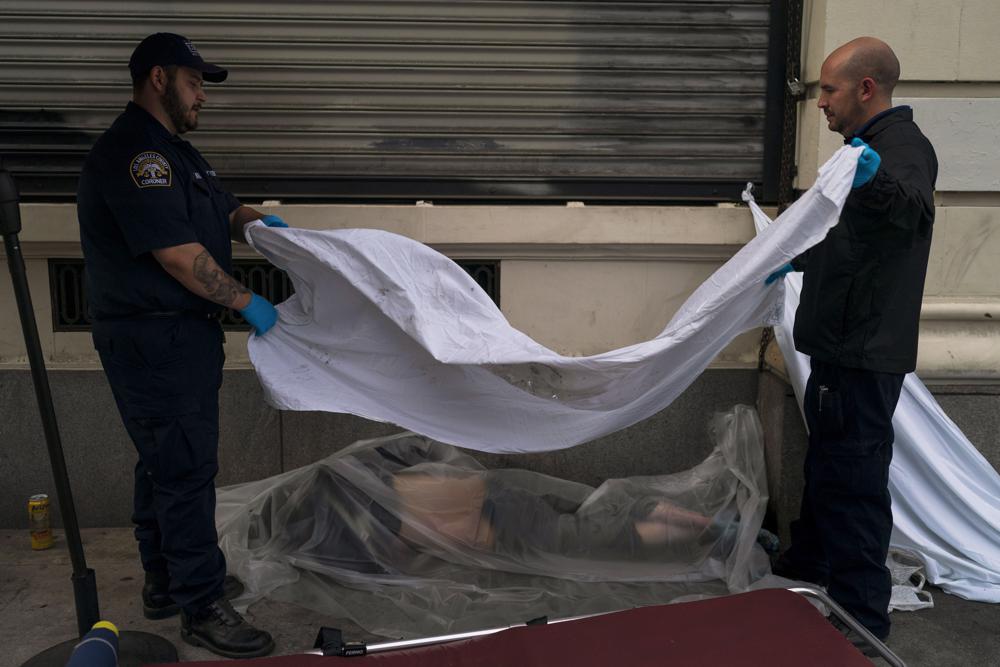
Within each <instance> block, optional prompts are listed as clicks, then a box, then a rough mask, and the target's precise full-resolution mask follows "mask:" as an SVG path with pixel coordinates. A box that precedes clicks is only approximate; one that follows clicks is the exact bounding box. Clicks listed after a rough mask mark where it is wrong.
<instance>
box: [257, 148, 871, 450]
mask: <svg viewBox="0 0 1000 667" xmlns="http://www.w3.org/2000/svg"><path fill="white" fill-rule="evenodd" d="M859 153H860V149H857V148H851V147H844V148H841V149H840V150H839V151H838V152H837V153H836V154H835V155H834V156H833V157H832V158H831V159H830V160H829V161H828V162H827V163H826V164H825V165H824V166H823V167H822V169H821V170H820V173H819V178H818V179H817V181H816V184H815V185H814V186H813V187H812V188H810V189H809V191H808V192H806V193H805V194H804V195H803V196H802V197H801V198H800V199H799V200H798V201H797V202H796V203H795V204H794V205H793V206H791V207H790V208H789V209H788V210H787V211H785V213H784V214H783V215H782V216H781V217H780V218H779V219H778V222H779V223H780V224H775V225H772V226H771V227H770V228H768V229H767V230H765V231H764V232H762V233H761V234H760V235H758V236H757V238H755V239H753V240H752V241H751V242H750V243H748V244H747V245H746V246H745V247H743V248H742V249H740V251H739V252H737V253H736V255H735V256H734V257H733V258H732V259H730V260H729V261H728V262H726V263H725V264H724V265H723V266H722V267H720V268H719V269H718V270H717V271H716V272H715V273H714V274H713V275H712V276H711V277H710V278H709V279H708V280H707V281H706V282H705V283H704V284H702V285H701V286H700V287H699V288H698V289H697V290H696V291H695V292H694V294H692V295H691V296H690V298H688V300H687V301H686V302H685V303H684V304H683V305H682V306H681V308H680V310H679V311H678V312H677V313H676V314H675V315H674V317H673V318H672V319H671V320H670V322H669V323H668V324H667V326H666V328H664V329H663V331H662V332H661V333H660V334H659V335H658V336H656V337H655V338H653V339H652V340H648V341H645V342H641V343H637V344H635V345H630V346H628V347H624V348H621V349H617V350H612V351H609V352H605V353H602V354H597V355H593V356H589V357H566V356H562V355H560V354H557V353H556V352H554V351H552V350H549V349H548V348H546V347H544V346H543V345H540V344H539V343H537V342H535V341H534V340H532V339H531V338H529V337H528V336H527V335H525V334H524V333H522V332H520V331H518V330H517V329H515V328H514V327H512V326H511V325H510V324H509V323H508V322H507V320H506V319H505V318H504V316H503V314H502V313H501V312H500V310H499V309H498V308H497V307H496V306H495V305H494V304H493V302H492V301H491V300H490V299H489V298H488V297H487V295H486V294H485V293H484V292H483V291H482V290H481V289H480V288H479V287H478V285H476V283H475V282H474V281H473V280H472V279H471V278H470V277H469V276H468V275H467V274H466V273H465V272H464V271H463V270H462V269H461V268H460V267H459V266H458V265H456V264H455V263H454V262H452V261H451V260H449V259H448V258H447V257H445V256H443V255H441V254H439V253H437V252H435V251H434V250H432V249H430V248H428V247H427V246H425V245H423V244H421V243H418V242H416V241H413V240H410V239H408V238H406V237H403V236H398V235H395V234H391V233H389V232H384V231H377V230H371V229H348V230H337V231H314V230H306V229H295V228H290V229H275V228H269V227H265V226H264V225H262V224H257V225H251V226H250V227H249V228H248V230H247V235H248V237H249V240H250V242H251V244H252V245H253V246H254V248H256V249H257V250H258V251H259V252H260V253H261V254H263V255H264V256H265V257H267V258H268V259H269V260H270V261H271V262H272V263H273V264H275V265H276V266H278V267H281V268H282V269H285V270H286V271H287V272H288V273H289V274H290V275H291V277H292V280H293V282H294V284H295V290H296V292H295V295H294V296H292V297H291V298H289V299H288V300H286V301H285V302H284V303H282V304H281V305H280V306H279V307H278V310H279V313H280V318H279V321H278V323H277V325H275V327H274V329H272V330H271V331H270V332H268V334H267V335H266V336H260V337H256V336H253V337H251V338H250V342H249V351H250V359H251V361H252V363H253V365H254V367H255V368H256V369H257V373H258V375H259V377H260V379H261V382H262V384H263V386H264V390H265V393H266V396H267V398H268V400H269V401H270V402H271V403H272V404H274V405H275V406H276V407H278V408H281V409H286V410H322V411H328V412H347V413H353V414H357V415H361V416H363V417H367V418H370V419H376V420H381V421H389V422H394V423H396V424H399V425H400V426H403V427H405V428H408V429H411V430H413V431H415V432H417V433H421V434H423V435H426V436H429V437H432V438H434V439H437V440H440V441H443V442H447V443H452V444H456V445H460V446H462V447H469V448H473V449H479V450H483V451H492V452H529V451H544V450H551V449H559V448H564V447H570V446H573V445H576V444H579V443H582V442H586V441H588V440H592V439H594V438H597V437H600V436H602V435H606V434H608V433H611V432H613V431H616V430H619V429H621V428H624V427H626V426H629V425H631V424H634V423H636V422H638V421H640V420H642V419H645V418H646V417H649V416H651V415H653V414H655V413H656V412H658V411H660V410H662V409H663V408H665V407H666V406H667V405H669V404H670V403H671V402H672V401H673V400H674V399H675V398H676V397H677V396H678V395H679V394H680V393H681V392H683V391H684V389H685V388H687V387H688V386H689V385H690V384H691V382H693V381H694V379H695V378H696V377H698V375H699V374H701V372H702V371H703V370H704V369H705V367H706V366H708V364H709V363H710V362H711V361H712V359H713V358H714V357H715V356H716V354H717V353H718V352H719V351H720V350H721V349H722V348H723V347H724V346H725V345H726V344H728V343H729V341H731V340H732V339H733V338H734V337H735V336H736V335H738V334H739V333H742V332H744V331H747V330H748V329H752V328H754V327H760V326H765V325H771V324H776V323H777V322H779V321H780V319H781V314H782V313H781V308H782V304H783V294H782V293H783V289H784V288H783V287H782V285H781V283H780V282H778V283H776V284H774V285H770V286H765V285H764V278H765V277H766V276H767V275H768V274H769V273H770V272H771V271H773V270H775V269H776V268H777V267H779V266H781V265H782V264H783V263H785V262H787V261H788V260H789V259H790V258H792V257H794V256H795V255H797V254H799V253H800V252H802V251H804V250H805V249H806V248H808V247H810V246H812V245H814V244H815V243H817V242H818V241H819V240H821V239H822V238H823V237H824V236H825V235H826V232H827V230H829V229H830V227H832V226H833V225H834V224H836V222H837V218H838V216H839V214H840V209H841V208H842V206H843V203H844V200H845V199H846V197H847V194H848V193H849V192H850V184H851V179H852V178H853V174H854V170H855V166H856V164H857V156H858V154H859Z"/></svg>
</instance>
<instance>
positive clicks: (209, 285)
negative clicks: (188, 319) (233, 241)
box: [194, 250, 250, 308]
mask: <svg viewBox="0 0 1000 667" xmlns="http://www.w3.org/2000/svg"><path fill="white" fill-rule="evenodd" d="M194 277H195V278H196V279H197V280H198V282H199V283H200V284H201V286H202V287H204V288H205V291H206V292H208V298H209V299H211V300H212V301H214V302H216V303H218V304H221V305H223V306H226V307H227V308H230V307H232V305H233V302H234V301H236V298H237V297H238V296H239V295H241V294H246V293H247V292H249V291H250V290H248V289H247V288H246V287H244V286H243V285H241V284H239V283H238V282H236V280H234V279H233V277H232V276H230V275H229V274H228V273H226V272H225V271H223V270H222V269H221V268H220V267H219V265H218V264H216V263H215V260H214V259H212V256H211V255H210V254H208V251H207V250H205V251H203V252H202V253H201V254H199V255H198V256H197V257H195V258H194Z"/></svg>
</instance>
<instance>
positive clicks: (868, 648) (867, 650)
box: [827, 614, 889, 658]
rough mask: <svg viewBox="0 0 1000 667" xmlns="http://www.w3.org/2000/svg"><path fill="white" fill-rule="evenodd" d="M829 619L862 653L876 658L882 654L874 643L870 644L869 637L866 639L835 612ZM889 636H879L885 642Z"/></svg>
mask: <svg viewBox="0 0 1000 667" xmlns="http://www.w3.org/2000/svg"><path fill="white" fill-rule="evenodd" d="M827 620H828V621H830V624H831V625H832V626H833V627H835V628H837V630H838V631H839V632H840V633H841V634H842V635H844V637H846V638H847V641H849V642H851V643H852V644H853V645H854V648H856V649H858V650H859V651H861V654H862V655H864V656H867V657H869V658H876V657H879V656H881V655H882V654H881V653H880V652H879V650H878V649H877V648H876V647H875V646H874V645H872V644H869V643H868V640H867V639H865V638H864V637H862V636H861V635H860V634H858V633H857V632H855V631H854V630H852V629H851V626H849V625H848V624H847V623H845V622H844V621H842V620H840V619H839V618H837V617H836V616H834V615H833V614H831V615H830V616H828V617H827ZM872 634H874V633H872ZM875 636H876V637H878V635H875ZM888 638H889V635H888V633H886V635H885V636H884V637H878V639H880V640H881V641H882V642H883V643H884V642H885V640H886V639H888Z"/></svg>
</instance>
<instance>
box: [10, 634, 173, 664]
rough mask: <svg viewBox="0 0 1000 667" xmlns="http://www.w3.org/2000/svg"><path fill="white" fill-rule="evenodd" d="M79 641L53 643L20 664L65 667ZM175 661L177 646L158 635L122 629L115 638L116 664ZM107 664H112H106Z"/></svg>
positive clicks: (78, 639)
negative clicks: (116, 648) (116, 638)
mask: <svg viewBox="0 0 1000 667" xmlns="http://www.w3.org/2000/svg"><path fill="white" fill-rule="evenodd" d="M79 643H80V638H79V637H74V638H73V639H69V640H66V641H64V642H62V643H61V644H56V645H55V646H53V647H51V648H47V649H45V650H44V651H42V652H41V653H39V654H38V655H36V656H35V657H33V658H30V659H29V660H28V661H27V662H25V663H24V664H23V665H21V667H66V663H67V662H69V656H70V655H71V654H72V653H73V649H74V648H75V647H76V645H77V644H79ZM177 661H178V658H177V647H175V646H174V645H173V644H171V643H170V642H169V641H168V640H166V639H164V638H163V637H161V636H159V635H154V634H152V633H149V632H134V631H131V630H125V631H123V632H122V633H121V635H119V637H118V666H119V667H141V666H142V665H153V664H157V663H161V662H177ZM94 667H104V665H100V666H98V665H94ZM108 667H114V666H113V665H110V664H109V665H108Z"/></svg>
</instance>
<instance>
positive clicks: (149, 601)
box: [142, 572, 243, 621]
mask: <svg viewBox="0 0 1000 667" xmlns="http://www.w3.org/2000/svg"><path fill="white" fill-rule="evenodd" d="M169 589H170V576H169V575H168V574H167V573H166V572H147V573H146V583H145V584H143V586H142V615H143V616H145V617H146V618H148V619H150V620H153V621H156V620H159V619H161V618H170V617H171V616H176V615H177V613H178V612H179V611H180V610H181V608H180V606H179V605H178V604H177V603H176V602H174V599H173V598H172V597H170V593H169V592H168V591H169ZM242 592H243V584H241V583H240V580H239V579H237V578H236V577H234V576H232V575H229V574H227V575H226V579H225V581H223V583H222V597H224V598H225V599H227V600H232V599H234V598H237V597H239V596H240V594H241V593H242Z"/></svg>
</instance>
